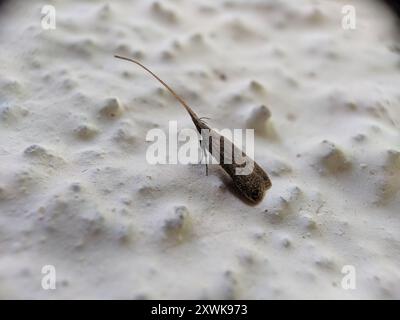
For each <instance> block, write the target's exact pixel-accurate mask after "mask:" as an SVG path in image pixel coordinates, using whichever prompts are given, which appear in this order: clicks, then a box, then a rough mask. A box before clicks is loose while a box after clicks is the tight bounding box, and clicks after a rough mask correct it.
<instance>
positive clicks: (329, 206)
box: [0, 0, 400, 299]
mask: <svg viewBox="0 0 400 320" xmlns="http://www.w3.org/2000/svg"><path fill="white" fill-rule="evenodd" d="M348 3H350V4H354V5H356V9H357V18H358V21H357V29H356V30H353V31H345V30H343V29H342V28H341V18H342V14H341V8H342V5H344V4H348ZM44 4H53V5H55V7H56V10H57V29H56V30H49V31H44V30H42V29H41V26H40V16H41V14H40V11H41V7H42V5H44ZM0 15H1V19H0V41H1V44H2V45H1V46H2V50H1V51H0V67H1V74H0V165H1V171H0V297H2V298H10V297H13V298H128V299H129V298H244V299H247V298H257V299H264V298H400V267H399V266H400V244H399V240H400V235H399V230H400V210H399V207H400V200H399V188H400V155H399V151H400V150H399V141H400V140H399V138H400V136H399V121H400V91H399V83H400V56H399V52H398V47H397V49H396V45H395V44H396V43H397V41H396V36H397V37H398V33H397V32H398V30H396V28H395V24H394V19H393V18H391V16H390V14H389V13H388V12H387V11H386V10H383V9H382V8H381V7H380V6H378V5H377V1H372V0H370V1H365V0H363V1H339V0H337V1H311V0H302V1H276V0H273V1H272V0H271V1H234V0H232V1H225V2H221V3H218V2H216V1H183V0H176V1H173V0H170V1H162V2H160V3H159V4H153V2H151V1H144V0H143V1H115V2H112V3H111V2H110V5H104V1H46V2H39V1H19V2H18V1H12V6H11V7H9V8H8V9H7V10H6V11H5V10H4V9H3V11H2V12H1V13H0ZM115 53H119V54H124V55H127V56H132V57H137V58H139V59H140V60H141V61H143V62H144V63H145V64H146V65H148V66H149V67H151V68H152V69H153V70H154V71H155V72H157V73H158V74H159V75H160V76H161V77H162V78H164V80H166V81H167V82H168V83H169V84H170V85H171V86H172V87H174V88H175V89H176V90H177V91H178V92H180V93H181V94H182V95H183V96H184V97H185V99H186V100H187V101H188V102H189V104H190V105H191V106H192V107H193V108H194V110H195V111H196V112H197V113H198V114H200V115H202V116H208V117H210V118H211V119H212V120H210V121H209V123H210V124H211V125H212V126H214V127H216V128H223V127H229V128H241V127H245V126H247V127H254V128H256V130H257V132H258V135H257V140H256V160H257V161H258V162H259V164H260V165H261V166H262V167H263V168H265V169H266V171H267V172H269V173H270V175H271V178H272V182H273V187H272V189H271V190H270V191H269V192H268V194H267V196H266V197H265V199H264V201H263V202H262V203H261V204H260V205H258V206H255V207H249V206H248V205H246V204H244V203H243V202H241V200H239V199H238V198H237V197H236V196H235V195H234V194H233V193H232V192H231V191H230V190H229V188H227V187H226V186H225V184H224V183H223V182H222V180H221V178H220V176H221V174H220V172H219V171H218V170H217V169H216V168H212V170H211V175H210V176H209V177H206V176H205V174H204V172H205V170H204V168H203V167H202V166H184V165H179V166H177V165H165V166H151V165H149V164H147V163H146V161H145V157H144V155H145V150H146V148H147V146H148V143H146V142H145V136H146V132H147V130H149V129H150V128H153V127H156V126H159V127H160V128H163V129H166V128H167V126H168V120H178V124H179V127H180V128H189V127H192V124H191V123H190V118H189V117H188V116H187V115H186V114H185V112H184V111H183V109H182V108H181V107H180V106H179V105H178V104H177V102H176V101H174V99H173V98H172V97H170V96H169V95H168V94H167V92H166V91H165V90H161V89H160V86H159V84H158V83H156V82H155V81H154V80H153V79H151V78H150V77H149V75H147V74H145V73H144V72H143V71H142V70H140V69H138V68H137V67H136V66H135V65H133V64H129V63H127V62H123V61H119V60H116V59H114V58H113V54H115ZM224 75H225V77H226V78H224ZM262 105H265V106H266V107H267V108H268V110H269V111H270V113H271V114H270V115H269V113H268V110H267V109H265V108H262V107H260V106H262ZM263 121H264V126H263ZM47 264H51V265H54V266H55V267H56V270H57V289H56V290H54V291H51V290H50V291H45V290H43V289H42V288H41V286H40V283H41V276H42V275H41V272H40V271H41V268H42V266H43V265H47ZM343 265H354V266H355V267H356V270H357V289H356V290H347V291H346V290H343V289H342V288H341V284H340V283H341V279H342V277H343V274H342V273H341V269H342V266H343Z"/></svg>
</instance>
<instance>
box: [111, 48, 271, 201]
mask: <svg viewBox="0 0 400 320" xmlns="http://www.w3.org/2000/svg"><path fill="white" fill-rule="evenodd" d="M115 57H116V58H119V59H123V60H127V61H130V62H133V63H135V64H137V65H139V66H140V67H142V68H143V69H145V70H146V71H147V72H149V73H150V74H151V75H152V76H153V77H154V78H156V79H157V80H158V81H159V82H160V83H161V84H162V85H163V86H164V87H165V88H166V89H167V90H168V91H169V92H170V93H171V94H172V95H173V96H174V97H175V98H176V99H177V100H178V101H179V102H180V103H181V104H182V106H183V107H184V108H185V109H186V111H187V112H188V113H189V115H190V117H191V118H192V121H193V124H194V125H195V127H196V129H197V131H198V132H199V133H200V134H201V135H202V137H204V135H203V133H202V131H204V130H206V131H207V135H208V137H207V139H206V143H205V144H206V146H207V149H208V151H209V152H210V154H211V155H212V156H213V157H214V158H217V159H216V160H218V164H219V165H220V166H221V167H222V169H224V171H225V172H226V173H227V174H228V175H229V176H230V177H231V178H232V181H233V183H234V185H235V187H236V188H237V190H238V191H239V193H240V194H241V195H242V196H244V197H245V198H246V199H247V200H248V201H250V202H251V203H253V204H257V203H259V202H260V201H261V200H262V199H263V198H264V195H265V192H266V191H267V190H268V189H269V188H270V187H271V185H272V184H271V180H270V179H269V177H268V175H267V174H266V173H265V171H264V170H263V169H262V168H261V167H260V166H259V165H258V164H257V163H256V162H255V161H254V160H252V159H251V158H250V157H248V156H247V155H246V154H245V153H244V152H243V151H241V150H240V149H239V148H237V147H236V146H235V145H234V144H233V143H232V142H231V141H230V140H229V139H228V138H226V137H224V136H222V135H220V134H219V133H217V132H216V131H215V130H213V129H211V128H210V127H209V126H208V125H207V124H206V123H205V122H204V121H202V120H201V118H199V117H198V116H197V115H196V113H194V111H193V110H192V108H191V107H189V105H188V104H187V103H186V102H185V101H184V100H183V99H182V98H181V97H180V96H179V95H178V94H176V93H175V91H174V90H172V89H171V88H170V87H169V86H168V85H167V84H166V83H165V82H164V81H163V80H161V79H160V78H159V77H158V76H157V75H156V74H154V73H153V72H152V71H151V70H150V69H148V68H147V67H145V66H144V65H143V64H141V63H140V62H138V61H136V60H133V59H130V58H125V57H122V56H119V55H115ZM203 142H204V140H203ZM210 142H211V143H210ZM227 145H228V146H230V148H227V149H226V148H225V146H227ZM213 150H219V154H217V155H214V153H213ZM226 159H229V161H226ZM244 165H246V167H247V166H249V165H250V167H251V168H253V170H252V172H251V173H248V174H240V170H241V169H243V167H244ZM238 172H239V174H238Z"/></svg>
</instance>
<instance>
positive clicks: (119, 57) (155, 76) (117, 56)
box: [114, 55, 198, 118]
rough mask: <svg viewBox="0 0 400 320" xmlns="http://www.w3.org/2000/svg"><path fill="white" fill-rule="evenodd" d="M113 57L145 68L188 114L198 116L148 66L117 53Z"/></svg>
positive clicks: (193, 116)
mask: <svg viewBox="0 0 400 320" xmlns="http://www.w3.org/2000/svg"><path fill="white" fill-rule="evenodd" d="M114 57H115V58H118V59H122V60H127V61H130V62H133V63H136V64H137V65H138V66H140V67H142V68H143V69H144V70H146V71H147V72H149V73H150V74H151V75H152V76H153V77H154V78H156V79H157V80H158V81H160V82H161V84H162V85H163V86H164V87H165V88H167V89H168V91H169V92H171V94H172V95H173V96H174V97H175V98H176V99H177V100H178V101H179V102H180V103H181V104H182V106H183V107H184V108H185V109H186V111H187V112H189V114H190V116H191V117H192V118H198V116H197V115H196V114H195V113H194V111H193V110H192V108H190V107H189V106H188V104H187V103H186V102H185V101H184V100H183V99H182V98H181V97H180V96H179V95H178V94H177V93H176V92H175V91H174V90H172V88H171V87H170V86H169V85H167V84H166V83H165V82H164V81H163V80H161V79H160V78H159V77H158V76H157V75H156V74H155V73H154V72H152V71H151V70H150V69H149V68H147V67H145V66H144V65H143V64H141V63H140V62H139V61H136V60H133V59H130V58H126V57H123V56H119V55H114Z"/></svg>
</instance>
